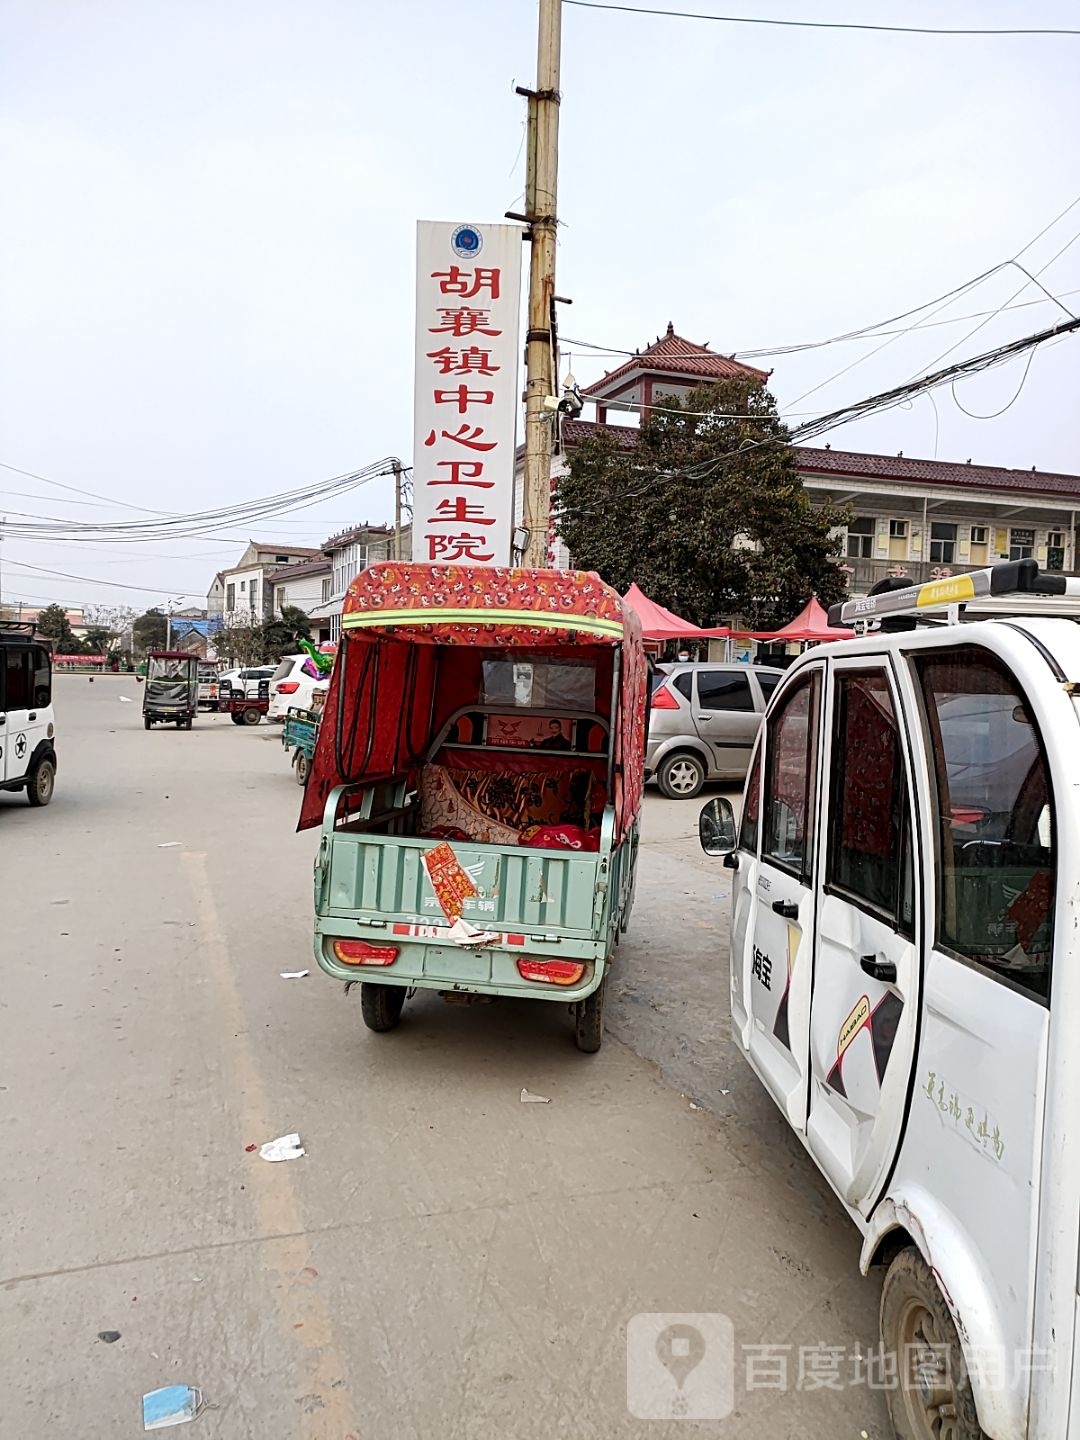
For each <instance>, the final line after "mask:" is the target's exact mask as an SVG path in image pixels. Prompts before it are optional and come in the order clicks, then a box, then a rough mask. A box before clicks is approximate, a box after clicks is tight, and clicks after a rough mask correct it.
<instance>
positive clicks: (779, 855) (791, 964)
mask: <svg viewBox="0 0 1080 1440" xmlns="http://www.w3.org/2000/svg"><path fill="white" fill-rule="evenodd" d="M824 675H825V667H824V664H821V665H815V666H813V667H810V668H808V669H806V670H801V671H800V672H799V673H798V675H797V676H793V677H792V678H791V680H790V681H789V682H788V683H786V684H785V685H784V688H783V690H782V691H780V692H779V694H778V695H777V696H776V697H775V698H774V701H773V709H772V710H771V712H770V714H769V716H768V719H767V720H766V722H765V727H764V742H763V747H761V753H762V756H763V776H762V779H763V784H762V792H761V826H760V837H759V840H758V846H759V859H758V862H757V866H756V871H755V874H754V884H753V892H752V894H750V895H748V896H747V898H746V905H747V908H748V912H749V914H748V920H747V930H748V939H747V940H746V941H745V942H744V943H743V947H742V953H741V955H740V956H739V957H738V958H739V960H740V963H741V966H742V973H741V975H740V977H739V984H740V986H741V991H742V1008H743V1010H744V1012H745V1016H746V1019H745V1022H744V1028H743V1031H742V1035H741V1039H742V1043H743V1047H744V1049H745V1050H746V1053H747V1055H748V1056H749V1059H750V1061H751V1064H752V1065H753V1066H754V1069H755V1070H756V1071H757V1073H758V1075H759V1076H760V1077H761V1080H762V1082H763V1084H764V1085H765V1086H766V1087H767V1089H768V1090H769V1091H770V1092H771V1093H772V1095H773V1098H774V1099H775V1100H776V1102H777V1104H778V1105H779V1106H780V1108H781V1109H782V1110H783V1111H784V1113H785V1114H786V1115H787V1118H788V1121H789V1123H790V1124H791V1125H793V1126H794V1127H795V1128H796V1129H797V1130H803V1129H805V1127H806V1083H807V1060H808V1055H807V1041H808V1037H809V1030H810V988H811V979H810V970H811V959H812V956H811V950H812V946H813V936H814V910H815V899H814V864H815V836H816V833H817V826H816V821H815V805H816V796H817V789H818V768H819V760H818V752H819V750H820V725H821V721H820V712H821V694H822V688H823V681H824ZM740 844H741V842H740ZM739 863H740V865H741V864H742V863H743V861H742V856H741V855H740V857H739ZM737 893H738V892H737ZM735 958H736V957H735V956H734V955H733V957H732V959H733V964H734V963H735ZM733 1005H734V1001H733Z"/></svg>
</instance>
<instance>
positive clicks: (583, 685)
mask: <svg viewBox="0 0 1080 1440" xmlns="http://www.w3.org/2000/svg"><path fill="white" fill-rule="evenodd" d="M483 699H484V704H485V705H513V706H515V707H518V706H520V707H521V708H523V709H530V710H586V711H590V712H591V711H593V710H595V709H596V666H595V665H594V664H593V662H592V661H591V660H513V659H509V658H508V659H505V660H485V661H484V696H483Z"/></svg>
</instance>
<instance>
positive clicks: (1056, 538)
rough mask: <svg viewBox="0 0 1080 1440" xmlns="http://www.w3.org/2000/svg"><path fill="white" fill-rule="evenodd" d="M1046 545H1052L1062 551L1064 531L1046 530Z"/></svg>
mask: <svg viewBox="0 0 1080 1440" xmlns="http://www.w3.org/2000/svg"><path fill="white" fill-rule="evenodd" d="M1046 543H1047V545H1053V546H1054V547H1055V548H1056V549H1061V550H1064V548H1065V531H1064V530H1048V531H1047V532H1046Z"/></svg>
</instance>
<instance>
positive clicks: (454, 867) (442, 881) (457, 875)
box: [422, 840, 480, 924]
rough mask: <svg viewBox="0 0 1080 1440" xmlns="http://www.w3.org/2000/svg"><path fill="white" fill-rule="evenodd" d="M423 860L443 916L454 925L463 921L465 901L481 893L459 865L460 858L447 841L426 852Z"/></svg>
mask: <svg viewBox="0 0 1080 1440" xmlns="http://www.w3.org/2000/svg"><path fill="white" fill-rule="evenodd" d="M422 859H423V866H424V869H425V870H426V871H427V877H428V880H429V881H430V883H431V888H432V890H434V891H435V898H436V899H437V900H438V902H439V906H440V908H441V909H442V912H443V914H444V915H445V916H446V918H447V919H448V920H449V921H450V923H451V924H453V923H454V921H455V920H460V919H461V914H462V911H463V910H464V908H465V901H466V900H471V899H472V898H473V897H474V896H475V895H478V894H479V893H480V892H479V891H478V890H477V888H476V886H475V885H474V884H473V882H472V880H471V879H470V878H469V876H468V874H467V873H466V872H465V870H463V869H462V867H461V865H460V864H459V863H458V858H457V856H456V855H455V854H454V852H453V850H452V849H451V848H450V845H449V843H448V842H447V841H445V840H444V841H443V842H442V844H441V845H436V846H435V848H434V850H426V851H425V852H424V855H423V857H422Z"/></svg>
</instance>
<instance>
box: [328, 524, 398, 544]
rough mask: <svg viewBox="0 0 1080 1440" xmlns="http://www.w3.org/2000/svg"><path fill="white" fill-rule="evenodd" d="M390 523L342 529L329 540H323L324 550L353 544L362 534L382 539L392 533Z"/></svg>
mask: <svg viewBox="0 0 1080 1440" xmlns="http://www.w3.org/2000/svg"><path fill="white" fill-rule="evenodd" d="M391 533H392V531H391V527H390V526H389V525H354V526H353V527H352V528H351V529H349V530H341V531H339V533H338V534H337V535H331V536H330V539H329V540H324V541H323V546H322V548H323V549H324V550H340V549H341V548H342V546H344V545H351V544H352V542H353V541H354V540H359V539H360V537H361V536H362V535H374V536H375V537H376V538H378V539H381V538H382V537H383V536H384V535H389V534H391Z"/></svg>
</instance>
